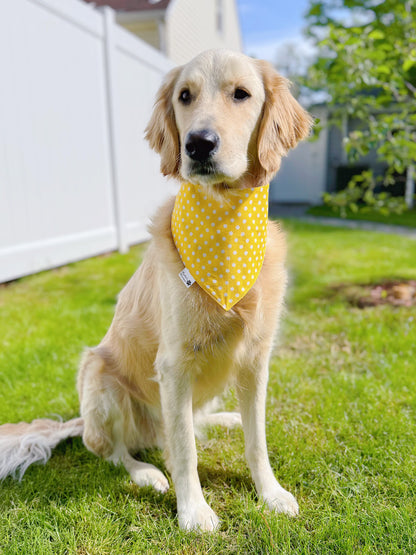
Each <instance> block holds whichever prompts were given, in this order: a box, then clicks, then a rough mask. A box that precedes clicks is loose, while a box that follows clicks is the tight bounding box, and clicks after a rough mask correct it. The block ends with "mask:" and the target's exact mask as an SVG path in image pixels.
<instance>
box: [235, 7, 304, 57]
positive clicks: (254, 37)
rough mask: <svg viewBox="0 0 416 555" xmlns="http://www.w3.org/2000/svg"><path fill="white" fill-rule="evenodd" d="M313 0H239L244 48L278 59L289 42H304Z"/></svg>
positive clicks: (254, 53) (251, 53)
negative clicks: (278, 53) (278, 54)
mask: <svg viewBox="0 0 416 555" xmlns="http://www.w3.org/2000/svg"><path fill="white" fill-rule="evenodd" d="M309 4H310V1H309V0H237V5H238V12H239V16H240V24H241V30H242V35H243V45H244V52H245V53H246V54H248V55H254V56H256V57H257V58H263V59H266V60H270V61H274V59H275V56H276V52H277V50H278V48H279V46H281V45H282V44H284V43H286V42H290V43H296V44H302V45H304V43H305V40H304V39H303V37H302V28H303V27H304V26H305V20H304V14H305V12H306V11H307V9H308V6H309Z"/></svg>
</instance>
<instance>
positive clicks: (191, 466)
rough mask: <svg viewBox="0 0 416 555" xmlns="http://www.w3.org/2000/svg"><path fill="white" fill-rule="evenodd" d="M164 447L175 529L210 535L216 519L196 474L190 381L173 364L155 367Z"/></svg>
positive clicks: (188, 375) (163, 363)
mask: <svg viewBox="0 0 416 555" xmlns="http://www.w3.org/2000/svg"><path fill="white" fill-rule="evenodd" d="M158 366H159V368H158V370H159V380H160V397H161V403H162V414H163V420H164V426H165V438H166V447H167V449H168V452H169V463H170V467H171V473H172V479H173V483H174V485H175V490H176V499H177V505H178V518H179V526H180V527H181V528H182V529H183V530H198V529H199V530H201V531H212V530H215V529H216V528H217V527H218V525H219V519H218V517H217V515H216V514H215V513H214V511H213V510H212V509H211V508H210V507H209V505H208V504H207V502H206V501H205V499H204V496H203V493H202V490H201V485H200V482H199V476H198V470H197V454H196V445H195V435H194V427H193V415H192V377H191V376H190V374H189V373H188V372H186V371H184V370H183V369H182V368H180V367H179V365H177V364H170V363H167V362H166V361H164V362H162V363H161V364H159V365H158Z"/></svg>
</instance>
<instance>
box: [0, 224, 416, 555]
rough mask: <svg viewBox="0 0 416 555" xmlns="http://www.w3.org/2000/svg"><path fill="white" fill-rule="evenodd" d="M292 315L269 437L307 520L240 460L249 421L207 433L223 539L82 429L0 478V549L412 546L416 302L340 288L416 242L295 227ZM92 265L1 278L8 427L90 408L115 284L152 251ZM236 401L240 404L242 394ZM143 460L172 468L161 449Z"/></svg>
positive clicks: (352, 549)
mask: <svg viewBox="0 0 416 555" xmlns="http://www.w3.org/2000/svg"><path fill="white" fill-rule="evenodd" d="M285 227H286V229H287V231H288V236H289V243H290V260H289V265H290V269H291V271H290V274H291V283H290V288H289V294H288V300H287V311H286V314H285V316H284V322H283V324H282V332H281V336H280V341H279V343H280V347H279V348H278V349H276V354H275V356H274V357H273V360H272V363H271V367H270V387H269V396H268V406H267V435H268V443H269V452H270V458H271V462H272V466H273V468H274V469H275V471H276V474H277V476H278V479H279V480H280V482H281V483H282V485H283V486H284V487H286V488H287V489H289V490H290V491H291V492H292V493H293V494H294V495H295V496H296V497H297V499H298V501H299V505H300V515H299V517H297V518H294V519H293V518H289V517H287V516H284V515H274V514H271V513H270V512H268V511H267V510H266V509H265V508H264V507H262V505H261V503H260V502H259V500H258V499H257V497H256V494H255V491H254V488H253V485H252V482H251V480H250V477H249V473H248V470H247V467H246V464H245V461H244V455H243V452H244V448H243V435H242V431H241V430H232V431H228V432H227V431H224V430H221V429H214V430H212V432H210V433H209V434H208V437H207V439H206V440H205V441H203V442H198V452H199V472H200V477H201V481H202V484H203V489H204V492H205V495H206V497H207V499H208V500H209V502H210V504H211V506H212V507H213V509H214V510H215V511H216V512H217V514H218V515H219V516H220V518H221V519H222V526H221V529H220V531H219V532H218V533H215V534H211V535H210V534H201V535H199V534H196V533H192V534H186V533H183V532H181V531H179V529H178V525H177V519H176V502H175V496H174V491H173V487H171V489H170V491H169V492H168V493H167V494H166V495H164V496H163V495H159V494H156V493H154V492H153V491H152V490H151V489H143V490H141V489H139V488H138V487H137V486H135V485H134V484H132V483H131V482H130V480H129V477H128V475H127V473H126V472H125V470H124V469H122V468H116V467H114V466H112V465H111V464H109V463H106V462H105V461H102V460H99V459H97V458H96V457H95V456H93V455H92V454H91V453H89V452H88V451H87V450H86V449H85V448H84V447H83V445H82V442H81V440H80V439H79V438H77V439H73V440H69V441H67V442H65V443H63V444H61V445H60V446H59V447H58V448H56V449H55V450H54V452H53V455H52V458H51V460H50V461H49V462H48V464H47V465H46V466H33V467H31V468H29V470H28V471H27V473H26V474H25V476H24V478H23V480H22V481H21V482H16V481H13V480H12V479H6V480H5V481H4V482H3V483H2V484H0V553H1V554H2V555H11V554H19V555H28V554H36V555H46V554H80V555H81V554H82V555H87V554H88V555H92V554H96V555H105V554H111V555H115V554H123V555H124V554H133V553H181V554H182V553H184V554H188V553H195V554H196V553H199V554H205V553H210V554H212V553H215V554H223V553H238V554H246V553H253V554H259V553H288V554H289V553H290V554H292V553H296V554H298V553H305V554H319V555H321V554H349V553H351V554H357V553H358V554H374V553H377V554H380V553H383V554H396V553H397V554H399V553H400V554H403V553H405V554H414V553H415V551H416V526H415V519H416V492H415V490H416V480H415V477H416V309H415V308H391V307H389V306H378V307H376V308H367V309H364V310H360V309H358V308H354V307H351V306H349V304H348V302H347V301H346V299H344V298H343V297H342V296H341V295H340V293H334V288H333V286H334V285H336V284H341V283H355V284H357V283H369V282H370V281H379V280H383V279H385V278H403V279H404V278H413V279H414V278H415V277H416V242H414V241H411V240H409V239H406V238H403V237H398V236H391V235H389V236H387V235H381V234H377V233H370V232H362V231H350V230H343V229H335V228H328V227H320V226H314V225H308V224H301V223H294V222H290V221H288V222H286V223H285ZM142 253H143V247H137V248H134V249H132V250H131V251H130V253H129V254H127V255H119V254H113V255H111V256H105V257H100V258H96V259H90V260H86V261H83V262H79V263H77V264H73V265H70V266H67V267H65V268H61V269H58V270H56V271H51V272H45V273H42V274H39V275H36V276H32V277H28V278H24V279H21V280H19V281H17V282H14V283H11V284H9V285H7V286H3V287H0V337H1V340H0V341H1V345H2V347H1V350H0V422H18V421H21V420H27V421H28V420H32V419H34V418H38V417H46V416H49V417H50V416H51V415H61V416H62V417H63V418H64V419H68V418H71V417H74V416H76V415H77V414H78V401H77V396H76V393H75V376H76V367H77V361H78V359H79V355H80V353H81V351H82V349H83V347H84V345H94V344H96V343H97V342H98V341H99V340H100V339H101V337H102V336H103V334H104V333H105V331H106V329H107V327H108V325H109V323H110V321H111V317H112V313H113V310H114V304H115V299H116V294H117V292H118V291H119V290H120V288H121V287H122V286H123V284H124V283H125V282H126V281H127V279H128V278H129V276H130V275H131V274H132V272H133V271H134V269H135V267H136V265H137V264H138V262H139V261H140V258H141V256H142ZM226 404H227V405H228V406H229V407H230V408H232V407H233V406H234V405H235V400H234V395H233V394H232V392H231V393H230V394H228V396H227V398H226ZM142 458H143V459H144V460H146V461H150V462H153V463H155V464H157V465H159V466H162V467H163V463H162V459H161V455H160V453H159V452H158V451H149V452H145V453H142Z"/></svg>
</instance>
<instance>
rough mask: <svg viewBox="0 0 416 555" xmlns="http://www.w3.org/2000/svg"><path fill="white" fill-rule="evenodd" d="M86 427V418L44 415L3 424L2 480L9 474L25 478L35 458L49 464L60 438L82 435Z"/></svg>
mask: <svg viewBox="0 0 416 555" xmlns="http://www.w3.org/2000/svg"><path fill="white" fill-rule="evenodd" d="M83 428H84V420H83V419H82V418H73V419H72V420H68V422H58V421H56V420H49V419H47V418H44V419H41V420H33V422H31V423H30V424H28V423H27V422H20V423H19V424H3V426H0V480H3V479H4V478H6V476H9V475H11V476H13V477H14V478H17V477H18V478H19V480H21V479H22V476H23V474H24V473H25V472H26V470H27V468H28V466H30V465H31V464H33V463H35V462H40V463H43V464H45V463H46V462H47V461H48V460H49V458H50V456H51V452H52V449H53V448H54V447H56V446H57V445H58V443H59V442H60V441H62V440H63V439H66V438H68V437H77V436H81V435H82V432H83Z"/></svg>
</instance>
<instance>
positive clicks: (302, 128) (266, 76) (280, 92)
mask: <svg viewBox="0 0 416 555" xmlns="http://www.w3.org/2000/svg"><path fill="white" fill-rule="evenodd" d="M256 63H257V64H258V66H259V68H260V72H261V74H262V77H263V83H264V90H265V93H266V100H265V103H264V108H263V115H262V119H261V122H260V128H259V133H258V139H257V155H258V159H259V162H260V165H261V166H262V168H263V169H264V171H265V172H266V174H274V173H276V172H277V170H278V169H279V167H280V162H281V158H282V156H286V154H287V153H288V151H289V150H290V149H291V148H294V147H295V146H296V145H297V143H298V142H299V141H300V140H302V139H305V138H306V137H307V136H308V135H309V132H310V129H311V126H312V121H313V120H312V118H311V116H310V115H309V114H308V112H306V110H304V109H303V108H302V106H301V105H300V104H299V103H298V101H297V100H295V98H293V96H292V95H291V93H290V91H289V81H288V80H287V79H285V78H284V77H282V76H281V75H279V74H278V73H277V72H276V71H275V70H274V68H273V67H272V65H271V64H269V63H268V62H265V61H263V60H258V61H257V62H256Z"/></svg>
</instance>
